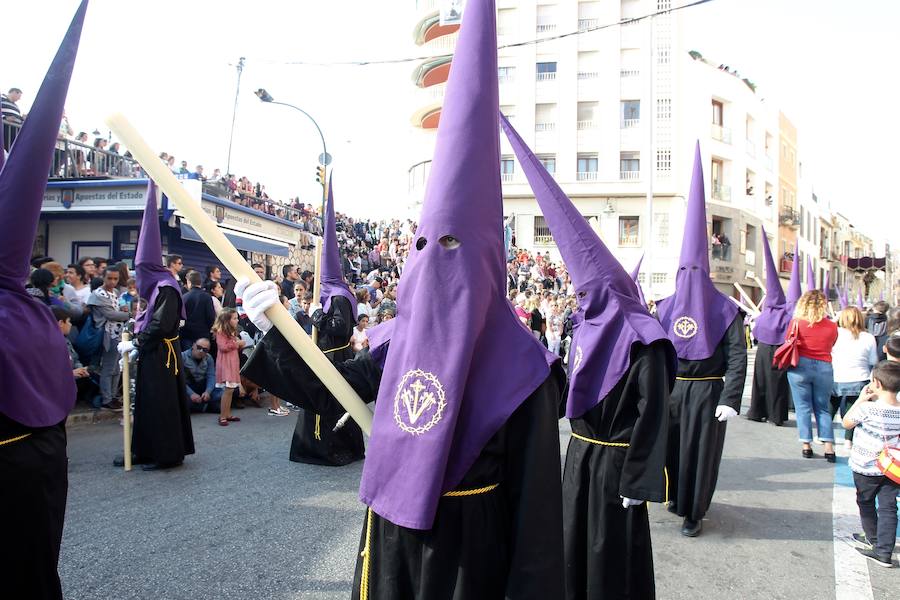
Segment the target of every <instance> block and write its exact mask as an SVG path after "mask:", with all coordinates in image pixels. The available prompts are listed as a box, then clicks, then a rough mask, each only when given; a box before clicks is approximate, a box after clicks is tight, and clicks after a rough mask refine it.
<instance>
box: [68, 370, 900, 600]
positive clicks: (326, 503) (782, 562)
mask: <svg viewBox="0 0 900 600" xmlns="http://www.w3.org/2000/svg"><path fill="white" fill-rule="evenodd" d="M751 371H752V369H751ZM749 389H750V388H749V385H748V387H747V388H746V394H747V395H746V396H745V407H744V411H746V403H747V402H748V401H749ZM742 412H743V411H742ZM237 414H238V415H239V416H240V417H241V418H242V421H241V422H240V423H236V424H233V425H231V426H229V427H219V426H218V425H217V424H216V419H215V417H214V416H212V415H195V416H194V418H193V427H194V437H195V440H196V446H197V449H198V452H197V454H196V455H193V456H191V457H188V458H187V460H186V461H185V464H184V466H183V467H181V468H178V469H175V470H172V471H165V472H143V471H141V470H140V469H136V470H134V471H132V472H130V473H125V472H123V471H122V470H121V469H116V468H113V467H112V459H113V456H114V455H116V454H121V451H122V450H121V449H122V441H121V440H122V437H121V436H122V429H121V427H120V426H119V424H118V423H116V422H115V421H112V422H103V423H97V424H93V425H92V424H84V425H77V426H74V427H71V428H70V429H69V457H70V467H69V501H68V511H67V515H66V528H65V535H64V539H63V547H62V556H61V559H60V574H61V576H62V582H63V589H64V593H65V597H66V598H67V599H70V600H94V599H96V600H101V599H102V600H107V599H113V598H114V599H122V600H124V599H132V598H140V599H151V598H152V599H196V600H201V599H211V600H212V599H216V600H227V599H251V598H254V599H255V598H273V599H285V600H286V599H295V598H303V599H311V600H318V599H323V600H324V599H332V598H348V597H349V595H350V585H351V579H352V576H353V569H354V564H355V561H356V553H357V547H358V543H359V536H360V531H361V527H362V524H363V517H364V512H363V509H362V506H361V504H360V503H359V501H358V499H357V487H358V484H359V478H360V474H361V471H362V465H361V464H356V465H352V466H349V467H342V468H328V467H318V466H311V465H301V464H296V463H292V462H290V461H288V459H287V455H288V446H289V443H290V436H291V431H292V429H293V426H294V417H293V415H292V416H290V417H284V418H279V417H270V416H267V414H266V412H265V410H263V409H252V408H248V409H245V410H242V411H238V412H237ZM792 417H793V415H792ZM568 431H569V429H568V424H567V422H565V421H561V422H560V447H561V451H562V452H563V453H564V452H565V447H566V444H567V443H568ZM817 454H818V456H819V457H818V458H816V459H815V460H804V459H802V458H801V457H800V447H799V444H798V443H797V441H796V429H795V428H794V424H793V421H792V422H791V423H790V424H789V425H786V426H784V427H774V426H772V425H768V424H760V423H752V422H749V421H746V420H745V419H736V420H733V421H731V422H730V423H729V425H728V436H727V441H726V445H725V456H724V459H723V462H722V469H721V475H720V478H719V485H718V489H717V492H716V496H715V498H714V500H713V506H712V508H711V510H710V511H709V514H708V515H707V518H706V519H705V521H704V530H703V534H702V535H701V536H700V537H699V538H696V539H688V538H684V537H682V536H681V535H680V534H679V529H680V525H681V520H680V519H679V518H678V517H676V516H674V515H672V514H670V513H668V512H667V511H666V510H665V507H663V506H661V505H653V506H651V511H650V519H651V527H652V535H653V547H654V560H655V568H656V583H657V591H658V597H659V598H661V599H664V600H666V599H688V598H690V599H719V598H721V599H726V598H727V599H729V600H732V599H780V598H784V599H792V600H797V599H800V600H805V599H810V600H812V599H816V600H821V599H836V600H844V599H845V598H851V599H852V598H855V597H858V598H860V599H862V598H873V599H874V600H887V599H888V598H891V600H893V598H896V590H898V589H900V579H898V577H900V570H898V569H893V570H890V569H879V568H877V567H874V566H873V567H871V568H869V569H868V573H867V572H866V571H865V569H863V571H862V573H863V575H862V577H864V580H863V581H864V582H867V583H868V584H869V585H870V587H871V590H872V591H871V592H868V590H865V589H863V588H865V586H864V585H863V586H857V587H855V588H851V589H852V590H857V589H858V590H859V595H858V596H856V593H855V591H852V592H851V593H850V595H847V594H846V593H845V594H843V595H840V594H838V595H836V592H835V589H836V585H837V581H836V576H835V573H836V570H835V558H834V557H835V556H836V555H838V554H839V553H838V552H837V551H836V547H839V545H840V544H849V542H845V541H840V540H839V541H837V542H836V541H835V540H834V534H833V530H834V528H833V524H832V494H833V489H835V468H834V466H833V465H829V464H828V463H826V462H825V460H824V459H823V458H821V450H820V448H819V449H817ZM842 457H843V458H842ZM841 460H843V461H844V462H846V455H845V454H844V453H842V452H841V451H839V461H841ZM838 467H839V468H840V467H841V465H840V464H839V465H838ZM895 563H896V561H895ZM838 573H839V574H840V573H841V565H839V568H838ZM838 578H840V575H839V576H838ZM866 579H867V581H866Z"/></svg>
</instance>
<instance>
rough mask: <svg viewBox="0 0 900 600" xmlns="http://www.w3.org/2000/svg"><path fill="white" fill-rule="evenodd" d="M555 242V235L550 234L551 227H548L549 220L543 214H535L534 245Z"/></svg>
mask: <svg viewBox="0 0 900 600" xmlns="http://www.w3.org/2000/svg"><path fill="white" fill-rule="evenodd" d="M552 244H553V236H552V235H551V234H550V228H549V227H547V221H546V220H544V216H543V215H535V217H534V245H535V246H550V245H552Z"/></svg>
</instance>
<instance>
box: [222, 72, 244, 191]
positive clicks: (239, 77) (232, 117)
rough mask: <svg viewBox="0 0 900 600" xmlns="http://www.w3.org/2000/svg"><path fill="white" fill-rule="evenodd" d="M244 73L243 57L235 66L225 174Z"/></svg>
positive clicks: (227, 168) (228, 167) (229, 157)
mask: <svg viewBox="0 0 900 600" xmlns="http://www.w3.org/2000/svg"><path fill="white" fill-rule="evenodd" d="M243 72H244V57H243V56H242V57H241V58H240V59H239V60H238V64H237V89H236V90H235V92H234V109H233V110H232V112H231V134H230V135H229V136H228V160H226V161H225V174H226V175H228V174H230V173H231V143H232V142H233V141H234V122H235V120H236V119H237V107H238V98H240V96H241V73H243Z"/></svg>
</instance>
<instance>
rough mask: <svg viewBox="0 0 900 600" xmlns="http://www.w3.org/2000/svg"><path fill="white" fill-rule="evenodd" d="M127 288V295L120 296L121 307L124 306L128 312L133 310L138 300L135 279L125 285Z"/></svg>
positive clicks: (130, 279)
mask: <svg viewBox="0 0 900 600" xmlns="http://www.w3.org/2000/svg"><path fill="white" fill-rule="evenodd" d="M125 288H126V290H125V293H124V294H122V295H121V296H119V307H120V308H121V307H123V306H124V307H126V308H127V309H128V310H132V303H133V302H135V301H136V300H137V299H138V292H137V281H135V279H134V277H130V278H129V279H128V281H127V282H126V283H125Z"/></svg>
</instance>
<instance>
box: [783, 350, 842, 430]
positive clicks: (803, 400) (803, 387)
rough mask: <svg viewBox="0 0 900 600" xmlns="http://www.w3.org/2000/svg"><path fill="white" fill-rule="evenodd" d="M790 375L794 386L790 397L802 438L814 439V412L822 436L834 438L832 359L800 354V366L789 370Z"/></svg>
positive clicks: (789, 379) (817, 427)
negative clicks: (826, 360) (808, 356)
mask: <svg viewBox="0 0 900 600" xmlns="http://www.w3.org/2000/svg"><path fill="white" fill-rule="evenodd" d="M787 378H788V384H790V386H791V397H792V398H793V399H794V412H795V413H796V415H797V434H798V436H799V438H800V441H801V442H811V441H812V415H813V414H815V416H816V430H817V431H818V432H819V439H820V440H822V441H825V442H833V441H834V427H833V426H832V424H831V420H832V416H831V406H830V404H831V389H832V386H833V385H834V370H833V369H832V368H831V363H830V362H825V361H824V360H813V359H811V358H806V357H804V356H801V357H800V362H799V363H798V364H797V366H796V367H794V368H793V369H789V370H788V374H787Z"/></svg>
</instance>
